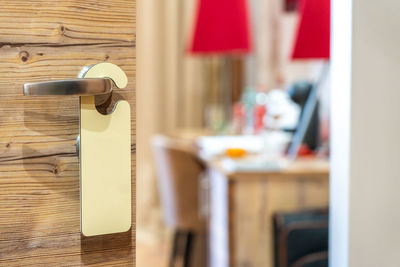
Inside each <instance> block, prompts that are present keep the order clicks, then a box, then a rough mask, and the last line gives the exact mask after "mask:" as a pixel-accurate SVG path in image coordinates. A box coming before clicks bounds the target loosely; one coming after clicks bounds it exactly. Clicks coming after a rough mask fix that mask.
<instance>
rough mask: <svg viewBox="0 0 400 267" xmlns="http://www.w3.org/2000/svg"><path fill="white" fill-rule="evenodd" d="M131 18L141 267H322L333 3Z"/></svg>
mask: <svg viewBox="0 0 400 267" xmlns="http://www.w3.org/2000/svg"><path fill="white" fill-rule="evenodd" d="M138 10H139V12H138V35H140V38H138V45H137V47H138V50H137V51H138V52H137V53H138V55H137V57H138V73H137V84H138V93H137V96H138V99H140V101H138V102H137V113H138V117H137V118H138V125H140V127H138V130H137V153H138V157H137V264H138V266H160V267H162V266H218V267H221V266H228V265H229V264H230V266H279V267H281V266H282V267H283V266H327V262H328V220H329V219H328V213H329V212H328V208H329V121H330V114H329V110H330V107H329V102H330V100H329V90H330V89H329V58H330V46H329V42H330V0H302V1H298V0H219V1H215V0H184V1H182V0H168V1H163V0H141V1H138ZM312 264H314V265H312Z"/></svg>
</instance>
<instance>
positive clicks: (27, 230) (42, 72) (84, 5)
mask: <svg viewBox="0 0 400 267" xmlns="http://www.w3.org/2000/svg"><path fill="white" fill-rule="evenodd" d="M135 59H136V55H135V1H124V0H116V1H115V0H114V1H111V0H109V1H100V0H89V1H77V0H72V1H64V2H60V1H49V0H47V1H44V0H42V1H40V0H38V1H33V0H29V1H26V0H25V1H19V0H18V1H2V8H1V9H0V73H1V74H0V266H41V265H49V266H82V265H92V264H93V265H96V266H134V265H135V229H136V227H135V212H134V211H135V192H136V191H135V153H136V146H135V133H136V114H135V84H136V79H135V74H136V60H135ZM104 61H107V62H111V63H114V64H117V65H119V66H120V67H121V68H122V69H123V70H124V71H125V72H126V73H127V75H128V80H129V81H128V87H127V88H125V89H122V90H119V89H118V90H116V91H115V92H113V95H112V101H110V102H107V105H103V109H107V110H110V108H111V107H112V106H113V104H114V103H115V102H116V101H117V100H118V99H125V100H127V101H129V102H130V103H131V109H132V123H131V125H132V176H133V178H132V193H133V194H132V201H133V214H132V221H133V225H132V229H131V231H129V232H127V233H121V234H116V235H107V236H99V237H92V238H85V237H84V236H81V234H80V229H79V217H80V215H79V161H78V158H77V156H76V153H75V138H76V136H77V135H78V132H79V124H78V123H79V115H78V114H79V110H78V97H24V96H22V85H23V84H24V83H26V82H35V81H46V80H52V79H65V78H74V77H76V76H77V75H78V73H79V72H80V70H81V69H82V67H84V66H87V65H90V64H95V63H99V62H104ZM104 156H107V155H104Z"/></svg>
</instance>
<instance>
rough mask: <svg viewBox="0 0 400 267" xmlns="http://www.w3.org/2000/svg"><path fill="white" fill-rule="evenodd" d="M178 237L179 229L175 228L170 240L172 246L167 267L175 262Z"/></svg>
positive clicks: (171, 266)
mask: <svg viewBox="0 0 400 267" xmlns="http://www.w3.org/2000/svg"><path fill="white" fill-rule="evenodd" d="M179 237H180V231H179V230H175V231H174V236H173V240H172V247H171V254H170V257H169V267H174V266H175V262H176V256H177V254H178V247H179V244H178V243H179Z"/></svg>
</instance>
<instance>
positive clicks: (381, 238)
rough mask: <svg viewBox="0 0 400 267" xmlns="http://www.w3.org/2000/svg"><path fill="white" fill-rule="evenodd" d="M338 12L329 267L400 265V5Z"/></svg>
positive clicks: (344, 1)
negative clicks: (399, 256) (399, 257)
mask: <svg viewBox="0 0 400 267" xmlns="http://www.w3.org/2000/svg"><path fill="white" fill-rule="evenodd" d="M332 7H333V9H332V12H333V13H332V26H333V31H332V125H331V127H332V176H331V243H330V248H331V251H330V266H332V267H346V266H350V267H358V266H360V267H368V266H373V267H376V266H385V267H391V266H399V259H398V255H399V251H400V229H399V226H400V209H399V208H398V206H399V204H400V162H399V161H400V160H399V159H400V155H399V150H400V103H399V100H400V86H399V84H400V83H399V81H400V80H399V77H400V50H399V49H400V1H398V0H380V1H376V0H352V1H350V0H332Z"/></svg>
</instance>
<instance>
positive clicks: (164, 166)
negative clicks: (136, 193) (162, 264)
mask: <svg viewBox="0 0 400 267" xmlns="http://www.w3.org/2000/svg"><path fill="white" fill-rule="evenodd" d="M152 147H153V154H154V158H155V163H156V169H157V176H158V187H159V193H160V199H161V206H162V209H163V215H164V222H165V224H166V225H167V226H170V227H172V228H174V230H175V231H174V238H173V244H172V251H171V256H170V263H169V266H170V267H173V266H175V265H176V263H177V261H178V260H179V259H180V258H182V266H184V267H188V266H192V265H191V264H190V263H191V262H194V260H193V259H192V260H191V256H199V255H198V254H197V255H194V254H193V255H191V254H192V253H191V252H193V248H192V246H193V245H194V244H196V243H195V242H196V239H197V241H198V240H200V239H202V238H203V237H204V236H205V234H204V233H205V228H206V220H205V218H202V217H201V216H200V200H199V191H200V190H199V188H200V187H199V182H200V180H199V179H200V176H201V175H202V173H203V171H204V170H205V165H204V164H203V163H202V162H201V161H200V160H199V159H198V157H197V156H196V153H195V148H194V146H193V145H192V144H191V143H188V142H187V141H182V140H179V139H174V138H172V137H168V136H163V135H157V136H154V137H153V138H152ZM204 243H205V242H204ZM200 251H201V249H200ZM204 252H205V249H204ZM204 254H205V253H204ZM198 261H199V260H197V262H198ZM200 261H204V262H205V255H204V257H202V256H201V255H200Z"/></svg>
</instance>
